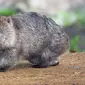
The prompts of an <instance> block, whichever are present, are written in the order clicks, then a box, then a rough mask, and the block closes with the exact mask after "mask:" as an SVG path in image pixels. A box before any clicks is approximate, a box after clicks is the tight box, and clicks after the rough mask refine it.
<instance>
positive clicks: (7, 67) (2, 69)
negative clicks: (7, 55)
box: [0, 66, 9, 72]
mask: <svg viewBox="0 0 85 85" xmlns="http://www.w3.org/2000/svg"><path fill="white" fill-rule="evenodd" d="M8 69H9V66H5V67H1V68H0V72H6V71H7V70H8Z"/></svg>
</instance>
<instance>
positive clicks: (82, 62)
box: [0, 53, 85, 85]
mask: <svg viewBox="0 0 85 85" xmlns="http://www.w3.org/2000/svg"><path fill="white" fill-rule="evenodd" d="M0 85H85V53H73V54H69V55H66V56H63V57H62V58H61V59H60V64H59V65H57V66H55V67H49V68H32V67H30V65H28V64H26V63H24V64H20V65H18V66H17V67H16V68H14V69H12V70H10V71H8V72H5V73H3V72H1V73H0Z"/></svg>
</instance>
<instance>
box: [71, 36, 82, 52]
mask: <svg viewBox="0 0 85 85" xmlns="http://www.w3.org/2000/svg"><path fill="white" fill-rule="evenodd" d="M78 41H79V36H78V35H76V36H75V37H74V38H73V39H72V40H70V52H73V51H76V52H80V51H81V50H80V49H79V48H78Z"/></svg>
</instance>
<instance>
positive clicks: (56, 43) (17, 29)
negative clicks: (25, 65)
mask: <svg viewBox="0 0 85 85" xmlns="http://www.w3.org/2000/svg"><path fill="white" fill-rule="evenodd" d="M68 49H69V37H68V35H67V34H66V33H65V32H64V30H63V29H62V28H61V27H60V26H59V25H57V24H56V23H55V22H54V21H53V20H52V19H51V18H49V17H47V16H45V15H41V14H39V13H36V12H29V13H20V14H16V15H13V16H0V71H7V70H8V69H10V68H11V67H13V66H15V65H16V64H17V63H18V62H19V60H20V59H21V56H23V58H24V59H26V60H28V61H29V62H31V63H32V64H33V66H35V67H39V68H45V67H48V66H53V65H57V64H58V63H59V60H58V59H59V56H60V55H61V54H63V53H65V52H66V51H67V50H68ZM23 58H22V59H23Z"/></svg>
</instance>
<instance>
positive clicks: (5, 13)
mask: <svg viewBox="0 0 85 85" xmlns="http://www.w3.org/2000/svg"><path fill="white" fill-rule="evenodd" d="M14 14H16V11H15V10H14V9H11V8H10V9H0V16H11V15H14Z"/></svg>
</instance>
